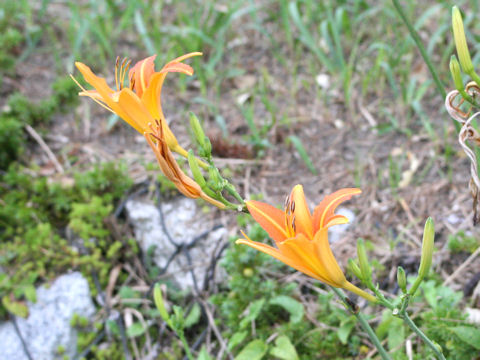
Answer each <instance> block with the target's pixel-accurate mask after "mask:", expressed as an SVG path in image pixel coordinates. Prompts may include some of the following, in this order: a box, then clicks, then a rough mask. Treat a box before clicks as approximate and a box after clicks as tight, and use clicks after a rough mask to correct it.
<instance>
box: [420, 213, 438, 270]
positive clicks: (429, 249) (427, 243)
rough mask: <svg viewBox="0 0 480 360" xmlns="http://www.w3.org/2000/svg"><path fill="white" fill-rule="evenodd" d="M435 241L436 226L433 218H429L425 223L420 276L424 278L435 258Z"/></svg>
mask: <svg viewBox="0 0 480 360" xmlns="http://www.w3.org/2000/svg"><path fill="white" fill-rule="evenodd" d="M434 240H435V225H434V223H433V220H432V218H430V217H429V218H428V219H427V221H426V222H425V229H424V230H423V240H422V257H421V258H420V268H419V269H418V276H419V277H422V278H424V277H425V276H427V274H428V271H429V270H430V266H431V265H432V258H433V242H434Z"/></svg>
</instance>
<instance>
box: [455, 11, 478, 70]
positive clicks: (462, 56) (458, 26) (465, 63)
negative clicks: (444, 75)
mask: <svg viewBox="0 0 480 360" xmlns="http://www.w3.org/2000/svg"><path fill="white" fill-rule="evenodd" d="M452 28H453V37H454V40H455V46H456V47H457V54H458V59H459V60H460V64H461V65H462V69H463V71H464V72H465V73H467V74H470V73H471V72H473V64H472V59H471V58H470V52H469V51H468V46H467V39H466V38H465V30H464V28H463V20H462V14H461V13H460V10H459V9H458V7H456V6H454V7H453V8H452Z"/></svg>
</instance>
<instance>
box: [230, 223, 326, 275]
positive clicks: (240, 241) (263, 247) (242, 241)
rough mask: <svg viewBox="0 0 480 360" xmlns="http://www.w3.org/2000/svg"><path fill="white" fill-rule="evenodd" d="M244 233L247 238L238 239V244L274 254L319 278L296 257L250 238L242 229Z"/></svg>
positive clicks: (285, 262) (289, 264)
mask: <svg viewBox="0 0 480 360" xmlns="http://www.w3.org/2000/svg"><path fill="white" fill-rule="evenodd" d="M242 234H243V236H245V239H238V240H237V241H235V243H236V244H244V245H248V246H250V247H251V248H254V249H256V250H258V251H261V252H263V253H265V254H267V255H270V256H273V257H274V258H275V259H277V260H280V261H281V262H283V263H284V264H287V265H288V266H290V267H292V268H294V269H296V270H298V271H300V272H302V273H304V274H306V275H308V276H310V277H313V278H315V279H317V278H318V277H317V276H316V275H315V274H314V273H313V272H312V271H311V270H310V269H308V268H307V267H305V266H303V265H302V264H301V263H299V262H298V261H296V260H295V259H292V258H290V257H288V256H287V255H285V254H283V253H282V252H281V251H279V250H278V249H275V248H274V247H272V246H269V245H266V244H263V243H260V242H257V241H252V240H250V238H249V237H248V236H247V235H245V233H244V232H243V231H242Z"/></svg>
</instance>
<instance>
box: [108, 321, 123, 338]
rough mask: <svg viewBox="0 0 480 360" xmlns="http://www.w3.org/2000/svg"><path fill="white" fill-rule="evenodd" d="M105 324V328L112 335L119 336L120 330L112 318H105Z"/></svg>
mask: <svg viewBox="0 0 480 360" xmlns="http://www.w3.org/2000/svg"><path fill="white" fill-rule="evenodd" d="M105 325H106V326H107V329H108V331H109V332H110V333H112V334H113V335H117V336H120V334H121V332H120V328H119V327H118V324H117V323H116V322H115V321H114V320H110V319H109V320H107V321H106V322H105Z"/></svg>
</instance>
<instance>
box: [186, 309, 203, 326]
mask: <svg viewBox="0 0 480 360" xmlns="http://www.w3.org/2000/svg"><path fill="white" fill-rule="evenodd" d="M201 315H202V312H201V311H200V305H198V303H195V304H194V305H193V307H192V310H190V312H189V313H188V315H187V317H186V318H185V324H184V326H185V328H186V329H188V328H189V327H190V326H193V325H195V324H196V323H198V321H199V320H200V316H201Z"/></svg>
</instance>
